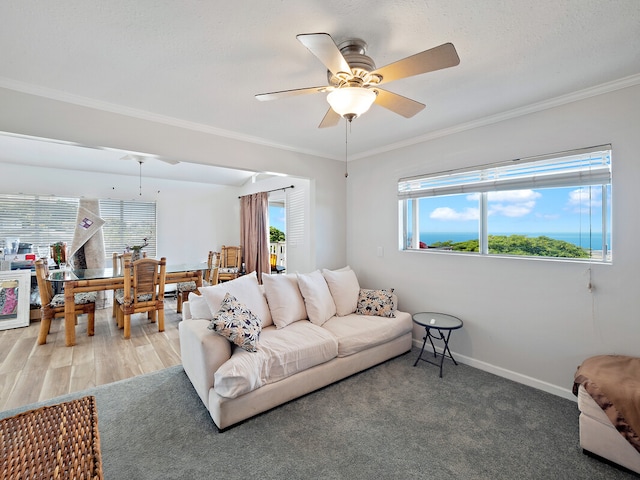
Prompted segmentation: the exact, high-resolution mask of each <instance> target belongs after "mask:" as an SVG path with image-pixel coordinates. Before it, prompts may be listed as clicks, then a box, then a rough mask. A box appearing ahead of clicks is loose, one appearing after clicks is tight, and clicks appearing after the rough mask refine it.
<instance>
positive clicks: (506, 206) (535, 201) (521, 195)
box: [420, 187, 610, 234]
mask: <svg viewBox="0 0 640 480" xmlns="http://www.w3.org/2000/svg"><path fill="white" fill-rule="evenodd" d="M478 198H479V194H460V195H448V196H442V197H429V198H423V199H421V200H420V231H422V232H425V231H431V232H476V231H477V229H478V220H479V217H478V215H479V210H478ZM590 205H591V207H592V208H591V210H592V211H591V229H592V231H601V224H602V217H601V214H600V210H601V206H602V198H601V188H600V187H593V188H591V189H590V188H589V187H567V188H547V189H537V190H530V189H527V190H511V191H504V192H490V193H489V203H488V209H489V217H488V224H489V233H495V234H500V233H505V234H508V233H554V232H578V231H588V229H589V216H590V212H589V207H590ZM609 205H610V203H609Z"/></svg>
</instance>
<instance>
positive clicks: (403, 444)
mask: <svg viewBox="0 0 640 480" xmlns="http://www.w3.org/2000/svg"><path fill="white" fill-rule="evenodd" d="M416 355H417V350H416V349H414V350H413V351H412V352H411V353H410V354H407V355H403V356H400V357H398V358H396V359H393V360H391V361H389V362H386V363H384V364H382V365H379V366H377V367H374V368H372V369H370V370H367V371H365V372H362V373H360V374H357V375H355V376H353V377H351V378H348V379H346V380H344V381H342V382H339V383H337V384H334V385H331V386H329V387H327V388H324V389H322V390H320V391H317V392H314V393H312V394H310V395H307V396H305V397H303V398H300V399H298V400H294V401H293V402H290V403H288V404H286V405H283V406H281V407H278V408H276V409H274V410H272V411H270V412H267V413H265V414H262V415H259V416H258V417H254V418H253V419H250V420H248V421H246V422H244V423H242V424H240V425H238V426H236V427H233V428H231V429H229V430H227V431H226V432H224V433H219V432H218V431H217V429H216V428H215V425H214V424H213V421H212V420H211V417H209V414H208V412H207V411H206V410H205V408H204V406H203V405H202V403H201V402H200V399H199V398H198V396H197V394H196V393H195V391H194V390H193V388H192V386H191V383H190V382H189V380H188V378H187V376H186V374H185V373H184V371H183V370H182V367H179V366H178V367H172V368H168V369H166V370H163V371H160V372H157V373H152V374H148V375H144V376H141V377H137V378H133V379H130V380H124V381H121V382H117V383H114V384H111V385H104V386H101V387H96V388H93V389H90V390H87V391H85V392H80V393H77V394H72V395H67V396H65V397H60V398H58V399H55V400H52V401H49V402H46V403H47V404H52V403H57V402H58V401H63V400H66V399H69V398H76V397H79V396H82V395H87V394H91V395H95V396H96V398H97V402H98V417H99V431H100V438H101V444H102V455H103V462H104V474H105V478H106V479H107V480H115V479H133V478H135V479H193V480H195V479H218V478H220V479H235V478H259V479H373V478H376V479H405V478H407V479H408V478H421V479H438V480H441V479H491V480H496V479H509V480H512V479H559V478H561V479H627V478H638V477H636V476H635V475H633V474H630V473H628V472H625V471H622V470H619V469H617V468H615V467H612V466H610V465H608V464H605V463H602V462H600V461H598V460H596V459H593V458H591V457H588V456H586V455H584V454H583V453H582V450H581V449H580V447H579V445H578V409H577V405H576V403H574V402H571V401H569V400H566V399H562V398H559V397H556V396H554V395H551V394H547V393H545V392H541V391H538V390H535V389H532V388H530V387H527V386H524V385H520V384H518V383H515V382H512V381H509V380H506V379H503V378H500V377H497V376H494V375H492V374H489V373H486V372H483V371H481V370H477V369H475V368H472V367H468V366H466V365H459V366H457V367H456V366H454V365H453V364H452V363H451V362H450V361H447V363H446V364H445V371H444V378H442V379H440V378H439V377H438V369H437V368H436V367H434V366H431V365H429V364H426V363H424V362H420V364H419V365H418V366H417V367H415V368H414V367H413V366H412V365H413V362H414V360H415V358H416ZM31 407H33V406H30V407H25V408H22V409H20V410H26V409H28V408H31ZM17 411H18V410H14V411H7V412H0V418H2V417H5V416H9V415H12V414H14V413H16V412H17Z"/></svg>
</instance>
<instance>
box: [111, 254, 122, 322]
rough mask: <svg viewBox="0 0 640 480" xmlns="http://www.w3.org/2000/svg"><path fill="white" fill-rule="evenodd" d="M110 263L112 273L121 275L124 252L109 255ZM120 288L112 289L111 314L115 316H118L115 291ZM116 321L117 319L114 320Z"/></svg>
mask: <svg viewBox="0 0 640 480" xmlns="http://www.w3.org/2000/svg"><path fill="white" fill-rule="evenodd" d="M111 263H112V268H113V275H114V276H116V275H122V269H123V268H124V253H118V252H113V254H112V255H111ZM118 290H122V289H121V288H117V289H115V290H114V291H113V307H112V309H111V316H112V317H113V318H117V316H118V302H116V293H117V292H118ZM116 321H117V320H116Z"/></svg>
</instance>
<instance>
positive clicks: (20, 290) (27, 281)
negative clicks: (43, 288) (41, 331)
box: [0, 270, 31, 330]
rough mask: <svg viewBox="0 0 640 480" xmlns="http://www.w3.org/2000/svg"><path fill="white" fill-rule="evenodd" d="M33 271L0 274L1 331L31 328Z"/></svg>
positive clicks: (12, 271)
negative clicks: (30, 310)
mask: <svg viewBox="0 0 640 480" xmlns="http://www.w3.org/2000/svg"><path fill="white" fill-rule="evenodd" d="M30 292H31V271H30V270H10V271H1V272H0V330H7V329H9V328H18V327H28V326H29V295H30Z"/></svg>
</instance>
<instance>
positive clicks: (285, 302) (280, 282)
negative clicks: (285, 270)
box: [262, 273, 307, 328]
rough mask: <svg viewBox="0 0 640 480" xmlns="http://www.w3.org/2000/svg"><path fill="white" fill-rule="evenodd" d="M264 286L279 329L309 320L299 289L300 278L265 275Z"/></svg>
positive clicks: (274, 321) (263, 276)
mask: <svg viewBox="0 0 640 480" xmlns="http://www.w3.org/2000/svg"><path fill="white" fill-rule="evenodd" d="M262 286H263V287H264V291H265V295H266V297H267V303H268V304H269V310H270V312H271V318H272V319H273V323H274V324H275V326H276V327H277V328H284V327H286V326H287V325H289V324H291V323H293V322H297V321H298V320H305V319H306V318H307V309H306V307H305V305H304V298H303V297H302V294H301V293H300V288H299V287H298V277H297V276H296V275H295V274H293V275H290V274H286V275H270V274H268V273H263V274H262Z"/></svg>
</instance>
